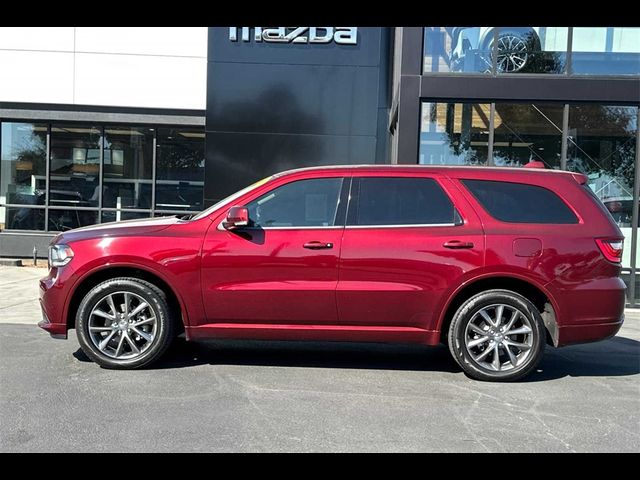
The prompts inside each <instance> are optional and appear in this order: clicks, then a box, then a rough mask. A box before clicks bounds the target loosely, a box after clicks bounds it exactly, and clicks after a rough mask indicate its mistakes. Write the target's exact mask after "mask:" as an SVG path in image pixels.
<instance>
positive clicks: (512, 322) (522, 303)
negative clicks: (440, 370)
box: [448, 290, 546, 381]
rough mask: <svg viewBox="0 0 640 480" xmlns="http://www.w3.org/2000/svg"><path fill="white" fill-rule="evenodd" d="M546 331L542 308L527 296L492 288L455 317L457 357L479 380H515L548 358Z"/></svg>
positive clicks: (452, 334)
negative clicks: (546, 353)
mask: <svg viewBox="0 0 640 480" xmlns="http://www.w3.org/2000/svg"><path fill="white" fill-rule="evenodd" d="M545 340H546V331H545V329H544V326H543V322H542V318H541V317H540V312H538V310H537V308H536V307H535V306H534V305H533V304H532V303H531V302H530V301H529V300H527V299H526V298H525V297H523V296H522V295H520V294H518V293H515V292H512V291H509V290H488V291H486V292H482V293H479V294H477V295H475V296H473V297H471V298H470V299H468V300H467V301H466V302H464V303H463V304H462V305H461V306H460V308H459V309H458V311H457V312H456V314H455V315H454V317H453V320H452V322H451V327H450V329H449V335H448V341H449V349H450V351H451V354H452V355H453V357H454V359H455V360H456V362H458V364H459V365H460V366H461V367H462V369H463V370H464V371H465V373H467V374H468V375H469V376H471V377H473V378H475V379H478V380H489V381H513V380H518V379H520V378H523V377H525V376H526V375H528V374H529V373H530V372H531V371H532V370H533V369H534V368H535V367H536V366H537V365H538V363H539V362H540V360H541V359H542V354H543V351H544V347H545Z"/></svg>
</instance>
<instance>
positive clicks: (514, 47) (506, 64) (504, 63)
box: [496, 34, 529, 73]
mask: <svg viewBox="0 0 640 480" xmlns="http://www.w3.org/2000/svg"><path fill="white" fill-rule="evenodd" d="M528 59H529V44H528V42H527V39H526V38H523V37H521V36H518V35H511V34H508V35H501V36H500V37H499V38H498V52H497V59H496V60H497V61H496V68H497V70H498V72H505V73H514V72H519V71H520V70H522V69H523V68H524V66H525V65H526V64H527V61H528Z"/></svg>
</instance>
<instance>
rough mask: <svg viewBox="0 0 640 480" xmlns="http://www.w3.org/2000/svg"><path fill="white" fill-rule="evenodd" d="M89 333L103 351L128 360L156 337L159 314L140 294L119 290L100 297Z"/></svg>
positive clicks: (92, 312)
mask: <svg viewBox="0 0 640 480" xmlns="http://www.w3.org/2000/svg"><path fill="white" fill-rule="evenodd" d="M88 328H89V336H90V338H91V342H92V343H93V345H94V346H95V347H96V348H97V349H98V350H99V351H100V352H101V353H102V354H104V355H106V356H108V357H110V358H113V359H116V360H128V359H132V358H136V357H138V356H140V355H142V354H143V353H144V352H145V351H146V350H147V349H148V348H149V347H151V345H152V344H153V341H154V339H155V337H156V330H157V319H156V315H155V313H154V311H153V309H152V308H151V305H150V304H149V302H147V301H146V300H145V299H144V298H142V297H141V296H140V295H138V294H136V293H133V292H127V291H120V292H114V293H110V294H108V295H106V296H105V297H103V298H102V299H100V300H99V301H98V302H97V303H96V304H95V305H94V307H93V309H92V310H91V314H90V315H89V322H88Z"/></svg>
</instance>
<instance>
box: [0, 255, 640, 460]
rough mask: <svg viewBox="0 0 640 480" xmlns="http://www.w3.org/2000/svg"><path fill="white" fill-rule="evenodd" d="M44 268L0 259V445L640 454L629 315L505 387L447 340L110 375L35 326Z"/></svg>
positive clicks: (638, 391) (186, 347) (189, 356)
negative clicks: (473, 371)
mask: <svg viewBox="0 0 640 480" xmlns="http://www.w3.org/2000/svg"><path fill="white" fill-rule="evenodd" d="M44 274H45V270H44V269H36V268H31V267H0V451H2V452H48V451H56V452H131V451H133V452H164V451H194V452H201V451H214V452H217V451H250V452H263V451H266V452H278V451H293V452H307V451H312V452H324V451H331V452H344V451H348V452H368V451H401V452H404V451H420V452H422V451H426V452H432V451H438V452H440V451H442V452H453V451H470V452H574V451H577V452H600V451H607V452H617V451H620V452H638V451H640V311H638V310H627V320H626V322H625V325H624V326H623V328H622V330H621V331H620V332H619V333H618V335H617V336H616V337H614V338H612V339H609V340H606V341H603V342H598V343H592V344H586V345H577V346H572V347H566V348H563V349H553V348H548V349H547V351H546V353H545V357H544V359H543V361H542V363H541V364H540V367H539V369H538V371H537V372H535V373H534V374H532V375H531V376H530V377H529V378H527V379H525V380H524V381H521V382H518V383H511V384H494V383H483V382H478V381H474V380H471V379H469V378H467V377H466V376H465V375H464V374H463V373H462V372H461V371H460V369H459V368H458V367H457V365H456V364H455V363H454V362H453V360H452V359H451V358H450V357H449V354H448V351H447V349H446V348H444V347H435V348H429V347H419V346H397V345H377V344H335V343H334V344H332V343H316V342H314V343H300V342H270V343H269V342H240V341H214V342H206V343H187V342H185V341H184V340H178V341H177V342H176V344H174V346H173V347H172V348H171V349H170V350H169V352H168V353H167V355H166V357H165V358H164V359H163V360H162V361H161V362H160V363H159V364H157V365H156V366H155V367H154V368H152V369H148V370H140V371H114V370H106V369H102V368H100V367H98V366H97V365H96V364H94V363H92V362H90V361H89V360H88V359H87V358H86V357H85V356H84V354H83V353H82V352H81V351H80V349H79V346H78V343H77V340H76V338H75V331H71V332H70V337H69V340H54V339H51V338H50V337H49V336H48V334H47V333H46V332H44V331H41V330H40V329H38V328H37V327H36V326H35V323H36V322H37V321H38V320H39V315H40V313H39V307H38V303H37V282H36V279H37V278H38V277H40V276H43V275H44Z"/></svg>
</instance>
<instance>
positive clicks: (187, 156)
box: [156, 128, 204, 211]
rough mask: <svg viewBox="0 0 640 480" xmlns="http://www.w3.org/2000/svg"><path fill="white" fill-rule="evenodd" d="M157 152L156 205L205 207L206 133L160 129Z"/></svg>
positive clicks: (160, 206)
mask: <svg viewBox="0 0 640 480" xmlns="http://www.w3.org/2000/svg"><path fill="white" fill-rule="evenodd" d="M157 152H158V157H157V159H158V166H157V176H156V208H157V209H159V210H163V209H164V210H167V209H168V210H185V211H187V210H190V211H194V210H195V211H199V210H202V208H203V204H202V201H203V191H204V132H203V131H199V130H178V129H174V128H161V129H159V131H158V149H157Z"/></svg>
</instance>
